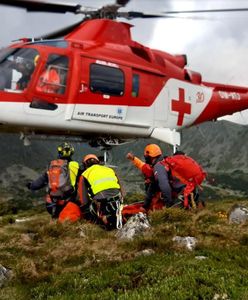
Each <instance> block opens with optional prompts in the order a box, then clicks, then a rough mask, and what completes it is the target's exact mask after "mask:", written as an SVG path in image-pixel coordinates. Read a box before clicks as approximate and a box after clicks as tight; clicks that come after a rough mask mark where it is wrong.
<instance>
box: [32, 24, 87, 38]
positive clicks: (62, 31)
mask: <svg viewBox="0 0 248 300" xmlns="http://www.w3.org/2000/svg"><path fill="white" fill-rule="evenodd" d="M82 22H83V20H80V21H79V22H77V23H74V24H72V25H69V26H67V27H64V28H61V29H58V30H57V31H54V32H50V33H47V34H44V35H42V36H40V37H37V38H36V39H42V40H48V39H49V40H50V39H57V38H60V37H63V36H65V35H67V34H68V33H70V32H72V30H74V29H75V28H76V27H78V26H79V25H80V24H82Z"/></svg>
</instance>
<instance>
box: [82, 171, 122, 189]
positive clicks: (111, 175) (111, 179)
mask: <svg viewBox="0 0 248 300" xmlns="http://www.w3.org/2000/svg"><path fill="white" fill-rule="evenodd" d="M83 176H84V177H85V178H86V179H87V181H88V182H89V184H90V186H91V190H92V192H93V194H94V195H95V194H97V193H99V192H101V191H104V190H107V189H120V185H119V183H118V178H117V177H116V175H115V172H114V170H112V169H111V168H108V167H105V166H101V165H93V166H91V167H90V168H88V169H87V170H86V171H84V172H83Z"/></svg>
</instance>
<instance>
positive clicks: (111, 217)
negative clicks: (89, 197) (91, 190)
mask: <svg viewBox="0 0 248 300" xmlns="http://www.w3.org/2000/svg"><path fill="white" fill-rule="evenodd" d="M121 205H122V198H121V195H118V196H116V197H112V198H107V199H106V198H105V199H97V200H93V202H92V204H91V206H90V210H91V213H92V214H95V215H96V216H97V218H98V220H99V221H100V223H101V222H102V223H103V224H104V225H105V226H106V228H107V229H114V228H117V229H120V228H121V227H122V216H121Z"/></svg>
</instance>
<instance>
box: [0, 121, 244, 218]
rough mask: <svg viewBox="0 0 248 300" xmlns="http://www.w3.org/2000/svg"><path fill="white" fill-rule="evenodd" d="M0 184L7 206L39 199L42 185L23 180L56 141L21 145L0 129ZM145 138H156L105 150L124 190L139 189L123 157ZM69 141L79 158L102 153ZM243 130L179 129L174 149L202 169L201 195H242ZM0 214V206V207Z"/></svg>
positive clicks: (224, 126)
mask: <svg viewBox="0 0 248 300" xmlns="http://www.w3.org/2000/svg"><path fill="white" fill-rule="evenodd" d="M0 141H1V147H0V155H1V160H0V189H1V198H0V201H1V199H2V201H4V202H6V203H7V201H8V205H7V204H6V205H7V207H9V203H12V204H11V207H12V209H13V206H14V207H15V206H17V207H18V204H17V203H21V206H22V207H23V206H28V207H30V206H31V207H32V206H34V205H36V204H37V203H38V202H37V199H40V200H41V199H42V196H43V195H44V191H40V192H38V193H35V194H34V195H32V194H31V193H30V192H29V191H27V189H26V187H25V184H26V183H27V182H28V181H29V180H32V179H35V178H37V176H39V174H40V173H41V172H43V171H45V170H46V166H47V164H48V162H49V161H50V160H52V159H53V158H55V157H56V156H57V145H58V144H59V143H60V142H58V141H49V140H33V141H32V143H31V145H30V146H24V145H23V141H22V140H20V139H19V135H7V134H1V135H0ZM147 143H157V141H156V140H151V139H141V140H136V141H134V142H132V143H128V144H125V145H122V146H118V147H115V148H114V149H112V150H111V151H110V152H109V160H108V163H109V164H110V165H115V166H117V168H116V172H117V173H118V175H119V176H120V178H121V181H122V183H123V185H124V190H125V191H126V193H127V194H129V195H130V194H133V193H135V194H140V193H143V178H142V176H141V174H140V173H139V171H138V170H136V169H135V167H134V166H133V165H132V164H131V162H129V161H128V160H127V159H126V154H127V153H128V152H129V151H131V152H133V153H134V154H135V155H137V156H139V157H141V158H143V149H144V146H145V145H146V144H147ZM72 144H73V145H74V147H75V154H74V159H75V160H78V161H79V162H81V161H82V157H83V156H84V155H86V154H88V153H95V154H97V155H102V154H103V153H102V151H100V150H99V149H97V148H91V147H89V146H88V145H87V144H80V143H72ZM159 144H160V146H161V148H162V150H163V152H164V155H170V154H172V147H171V146H170V145H167V144H163V143H159ZM247 148H248V130H247V127H245V126H239V125H234V124H232V123H229V122H226V121H221V122H209V123H205V124H202V125H201V126H198V127H192V128H188V129H184V130H183V132H182V145H181V147H180V150H182V151H184V152H185V153H186V154H188V155H190V156H192V157H193V158H194V159H195V160H197V161H198V162H199V163H200V164H201V165H202V166H203V168H204V169H205V170H206V171H207V172H208V180H207V181H206V183H205V184H204V192H203V194H202V197H204V198H206V199H213V200H218V199H219V198H223V197H228V196H235V197H247V195H248V188H247V186H248V176H247V175H248V151H247ZM2 210H3V211H2V213H4V208H3V209H2ZM0 214H1V211H0Z"/></svg>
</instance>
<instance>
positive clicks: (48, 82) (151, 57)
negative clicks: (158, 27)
mask: <svg viewBox="0 0 248 300" xmlns="http://www.w3.org/2000/svg"><path fill="white" fill-rule="evenodd" d="M128 2H129V1H128V0H117V1H116V2H115V4H112V5H106V6H103V7H101V8H99V9H92V8H89V7H84V6H82V5H80V4H77V3H75V4H73V3H64V2H52V1H32V0H12V1H8V0H0V5H8V6H13V7H19V8H25V9H26V10H27V11H28V12H35V11H39V12H52V13H65V12H70V13H74V14H82V15H83V16H84V17H83V19H82V20H80V21H79V22H77V23H76V24H73V25H71V26H68V27H66V28H62V29H61V30H57V31H55V32H52V33H49V34H46V35H43V36H41V37H38V38H22V39H20V40H18V41H16V42H15V43H14V44H11V45H10V46H9V47H7V48H4V49H1V50H0V132H15V133H21V136H22V138H23V139H24V142H25V141H26V142H27V143H28V140H29V139H32V138H36V137H44V136H45V137H50V136H52V137H54V136H55V137H64V136H67V137H70V138H75V139H78V140H82V141H88V142H89V144H90V145H92V146H103V147H106V148H108V147H112V146H116V145H120V144H123V143H125V142H127V141H129V140H133V139H137V138H155V139H157V140H160V141H162V142H165V143H169V144H171V145H173V146H174V147H176V146H179V145H180V142H181V141H180V140H181V139H180V131H181V130H182V129H183V128H186V127H190V126H193V125H198V124H201V123H203V122H206V121H212V120H213V121H215V120H217V119H218V118H220V117H222V116H226V115H231V114H233V113H235V112H239V111H242V110H245V109H248V87H239V86H234V85H226V84H219V83H212V82H207V81H203V79H202V76H201V74H200V73H199V72H196V71H193V70H190V69H188V68H187V56H186V55H185V54H182V55H172V54H169V53H167V52H164V51H160V50H156V49H151V48H149V47H147V46H145V45H143V44H140V43H138V42H136V41H134V40H133V39H132V36H131V27H132V25H131V24H129V23H126V22H120V21H117V20H116V19H117V18H126V19H128V20H130V19H133V18H146V19H149V18H163V17H167V16H168V15H173V14H175V15H176V14H178V13H182V12H183V11H170V12H162V13H159V14H150V13H149V14H146V13H143V12H138V11H128V12H126V11H120V8H123V7H125V6H126V4H127V3H128ZM244 10H248V9H246V8H241V9H219V10H204V11H203V10H195V11H187V12H189V13H201V12H213V11H220V12H222V11H223V12H224V11H244ZM24 68H25V70H24ZM51 73H53V74H54V75H53V76H51V75H49V74H51ZM52 77H53V78H52Z"/></svg>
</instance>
